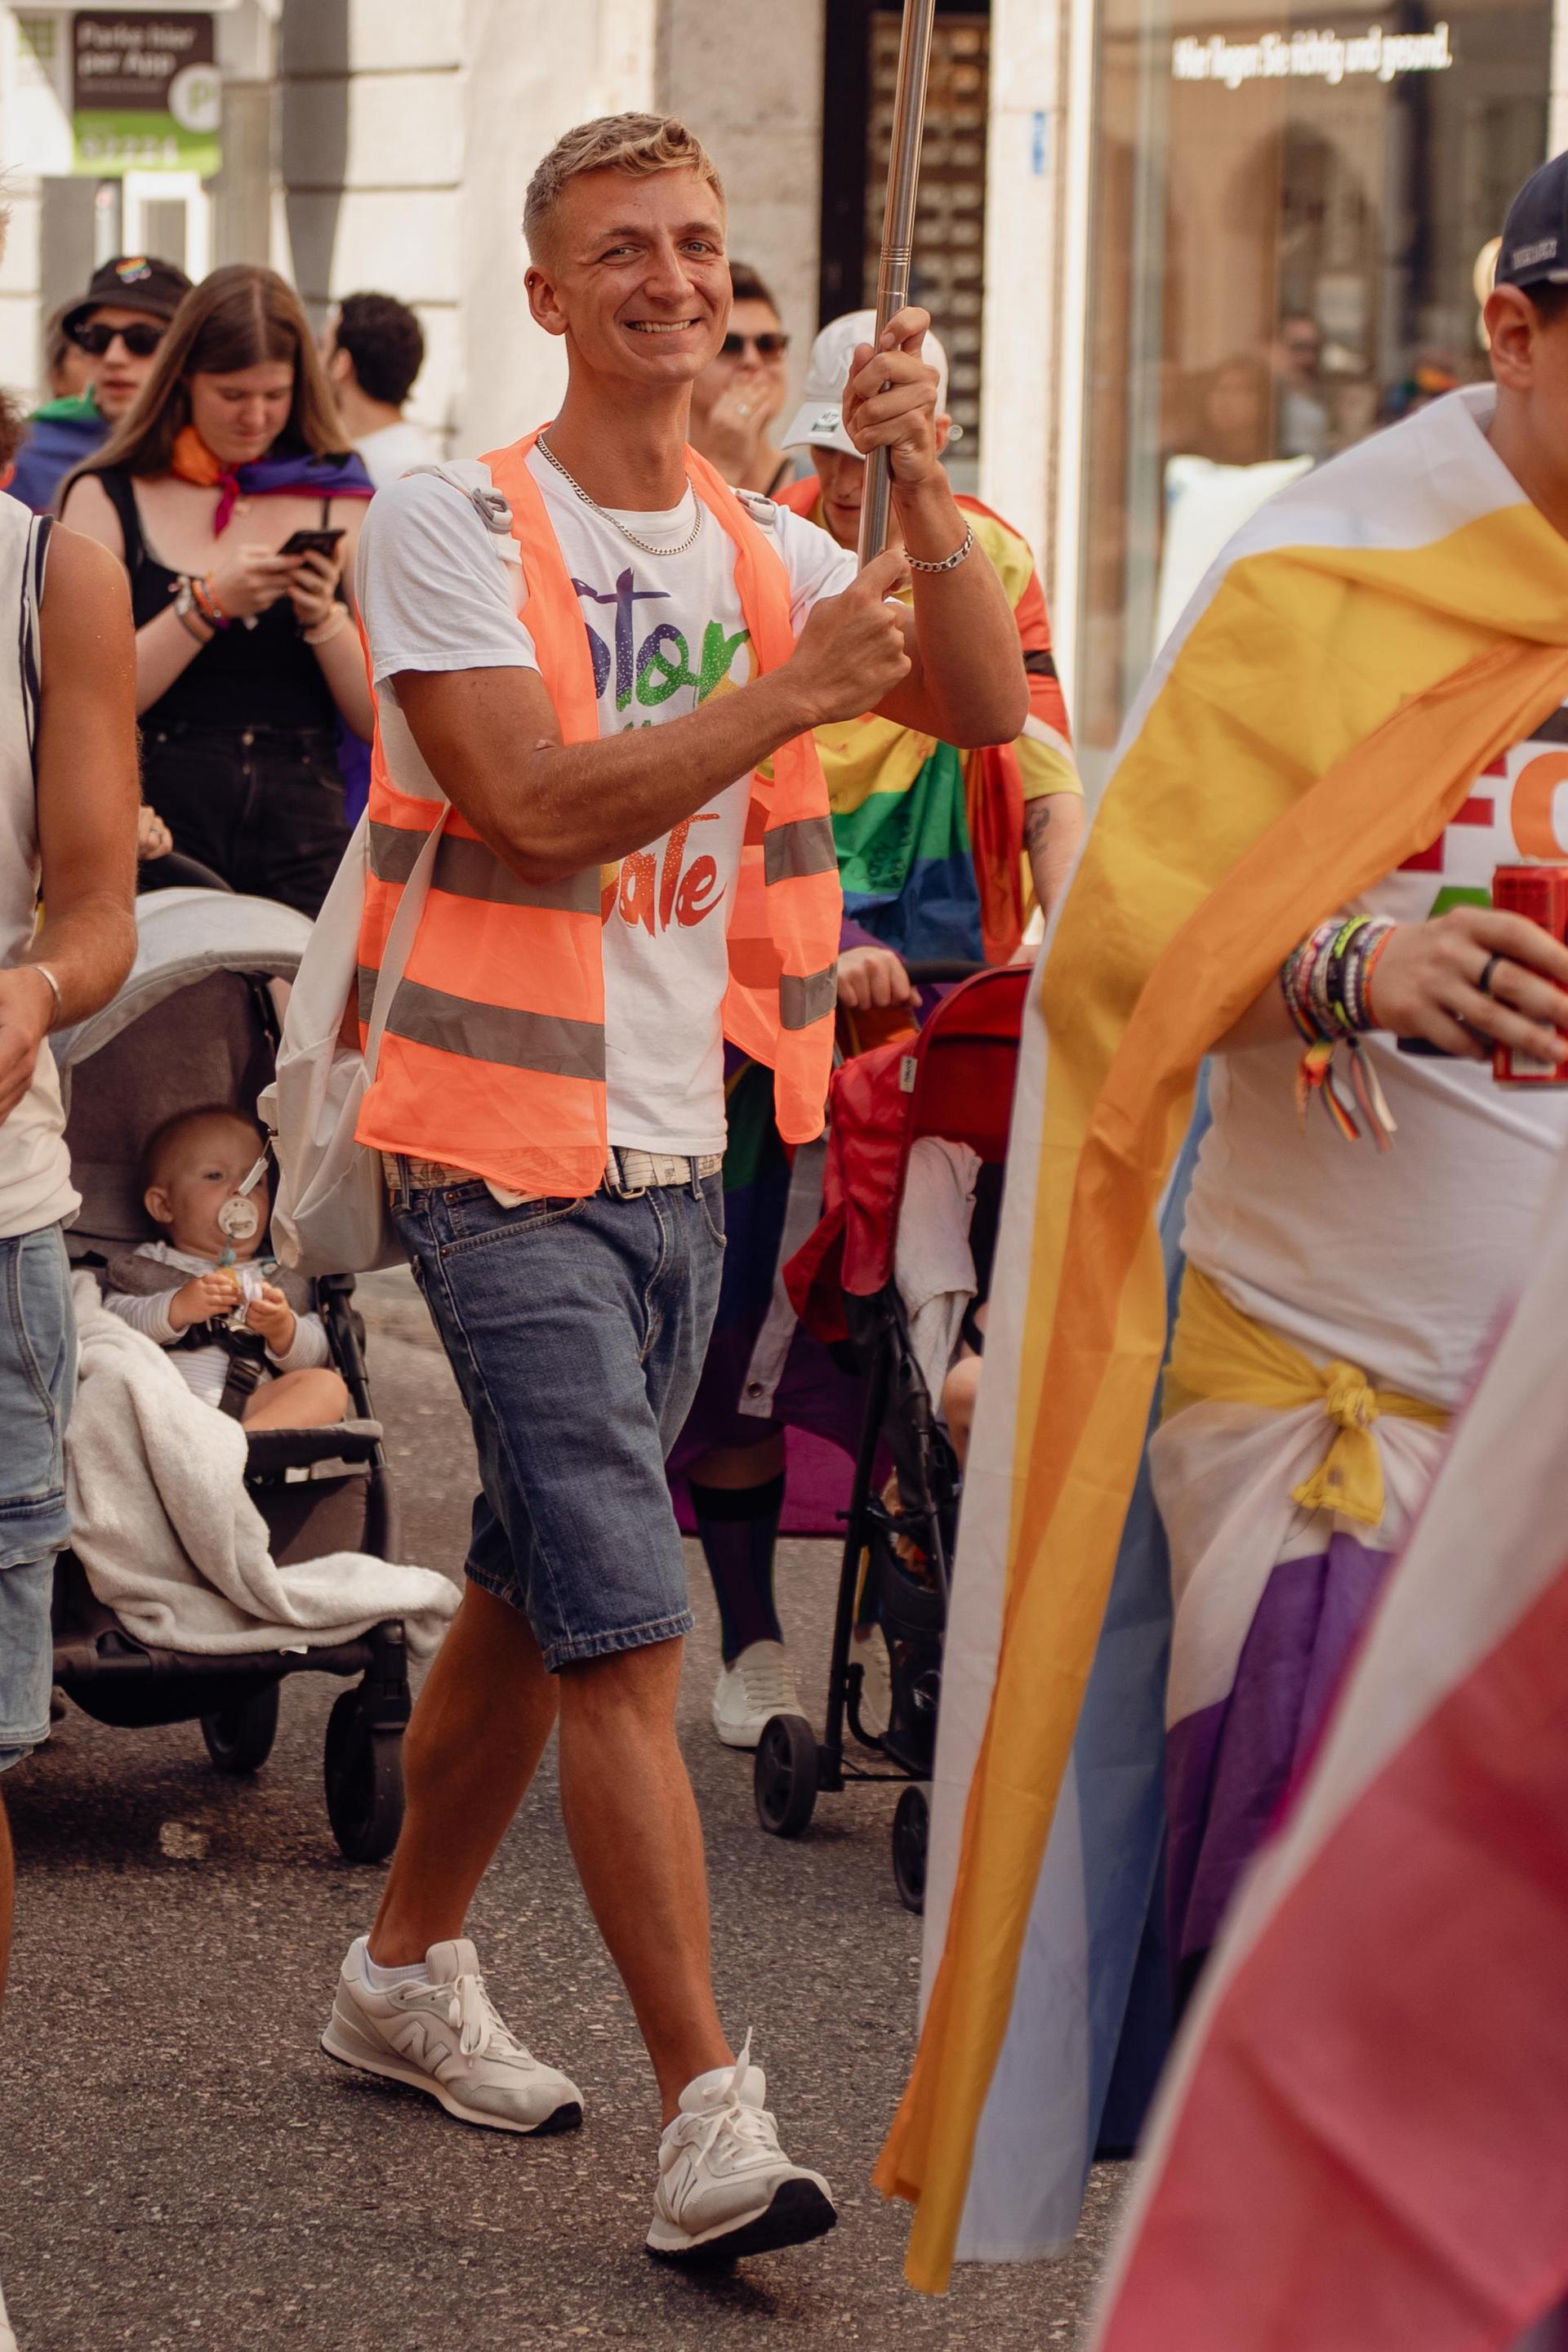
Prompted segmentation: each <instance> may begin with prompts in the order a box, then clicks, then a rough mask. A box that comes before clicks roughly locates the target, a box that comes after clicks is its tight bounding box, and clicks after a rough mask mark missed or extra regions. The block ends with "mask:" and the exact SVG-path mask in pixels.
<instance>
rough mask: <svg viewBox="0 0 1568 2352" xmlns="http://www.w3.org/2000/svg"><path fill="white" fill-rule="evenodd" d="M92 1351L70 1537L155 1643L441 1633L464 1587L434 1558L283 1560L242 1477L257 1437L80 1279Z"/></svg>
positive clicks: (199, 1650)
mask: <svg viewBox="0 0 1568 2352" xmlns="http://www.w3.org/2000/svg"><path fill="white" fill-rule="evenodd" d="M72 1290H73V1296H74V1298H75V1303H76V1314H77V1331H78V1339H79V1349H80V1361H79V1370H78V1376H77V1391H76V1402H75V1403H74V1405H73V1406H72V1408H71V1418H70V1423H69V1426H68V1432H67V1437H66V1496H67V1500H68V1505H69V1507H70V1515H71V1547H72V1549H73V1550H74V1551H75V1553H76V1555H77V1558H78V1559H79V1560H80V1562H81V1564H82V1567H83V1568H84V1569H85V1570H86V1571H87V1580H88V1582H89V1584H90V1585H91V1587H92V1590H93V1592H94V1594H95V1596H96V1597H97V1599H98V1600H100V1601H102V1603H103V1604H104V1606H105V1607H106V1608H108V1609H112V1610H113V1612H114V1613H115V1615H116V1616H117V1617H118V1618H119V1620H120V1622H121V1624H122V1625H123V1626H124V1628H125V1630H126V1632H127V1633H129V1634H130V1635H131V1636H132V1639H133V1640H135V1641H138V1642H144V1643H146V1644H147V1645H148V1647H149V1648H150V1649H155V1650H189V1651H192V1652H194V1653H196V1654H201V1655H205V1656H214V1657H222V1656H225V1655H227V1654H232V1653H237V1652H241V1651H246V1650H289V1649H298V1648H303V1647H304V1646H306V1645H307V1644H309V1645H310V1647H311V1648H318V1647H326V1646H330V1645H331V1643H335V1642H348V1641H353V1639H354V1638H355V1637H356V1635H358V1634H360V1633H364V1632H365V1630H366V1629H367V1627H369V1626H371V1625H374V1624H378V1623H379V1622H381V1620H382V1619H383V1618H384V1617H401V1618H402V1620H403V1622H404V1623H405V1626H406V1628H407V1633H408V1644H409V1648H410V1649H411V1650H412V1651H413V1652H415V1654H416V1655H417V1654H424V1653H426V1652H428V1651H430V1650H433V1649H434V1648H435V1647H436V1645H437V1643H438V1642H439V1640H440V1638H441V1635H442V1633H443V1631H444V1630H445V1628H446V1625H447V1620H448V1619H449V1618H450V1617H451V1615H452V1613H453V1612H454V1611H455V1610H456V1608H457V1606H458V1591H457V1588H456V1586H455V1585H453V1584H452V1583H450V1582H449V1581H448V1580H447V1578H446V1577H444V1576H439V1575H437V1572H436V1570H434V1569H428V1568H400V1567H397V1566H396V1565H395V1563H393V1562H392V1561H390V1560H383V1559H372V1558H371V1557H370V1556H369V1555H368V1554H366V1553H364V1552H354V1551H343V1552H330V1553H329V1554H328V1555H327V1556H326V1557H325V1558H324V1559H312V1560H305V1561H301V1562H297V1563H295V1564H293V1565H291V1566H289V1567H287V1568H279V1566H278V1565H277V1563H276V1562H275V1561H274V1559H272V1556H271V1553H270V1551H269V1550H268V1537H267V1526H266V1522H265V1521H264V1519H263V1518H262V1517H261V1514H260V1512H259V1511H258V1509H257V1507H256V1505H255V1503H254V1502H253V1501H252V1500H251V1498H250V1496H249V1494H248V1493H247V1490H246V1486H245V1475H244V1474H245V1458H246V1441H245V1433H244V1431H243V1429H242V1428H241V1427H240V1424H239V1423H238V1422H237V1421H235V1420H233V1419H232V1418H231V1417H230V1416H229V1415H228V1414H227V1413H222V1412H214V1410H213V1408H212V1406H211V1405H210V1404H204V1403H203V1402H202V1401H201V1399H200V1398H199V1397H197V1396H195V1395H194V1394H193V1393H192V1391H191V1390H190V1389H189V1388H188V1387H187V1386H186V1384H185V1381H184V1378H183V1377H182V1375H181V1373H180V1371H179V1370H178V1368H177V1367H176V1366H175V1365H174V1364H173V1363H172V1362H171V1361H170V1360H169V1358H168V1356H167V1355H166V1353H165V1352H164V1350H163V1349H162V1348H160V1347H158V1346H157V1345H156V1344H155V1342H154V1341H153V1340H151V1339H145V1338H143V1336H142V1333H141V1332H140V1331H132V1329H131V1328H130V1326H129V1325H128V1324H125V1323H122V1322H121V1320H120V1318H119V1317H118V1316H114V1315H110V1313H108V1311H107V1310H106V1309H105V1307H104V1306H103V1304H102V1302H101V1300H100V1296H99V1289H98V1285H97V1283H96V1282H95V1281H94V1279H93V1277H92V1276H91V1275H90V1274H79V1275H78V1276H77V1277H76V1280H75V1282H74V1284H73V1285H72Z"/></svg>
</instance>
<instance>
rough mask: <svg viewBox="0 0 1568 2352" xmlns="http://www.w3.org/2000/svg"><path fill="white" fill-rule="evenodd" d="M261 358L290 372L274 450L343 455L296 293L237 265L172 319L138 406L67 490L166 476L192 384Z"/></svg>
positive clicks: (272, 276) (337, 421)
mask: <svg viewBox="0 0 1568 2352" xmlns="http://www.w3.org/2000/svg"><path fill="white" fill-rule="evenodd" d="M265 360H287V361H289V362H290V364H291V365H292V367H293V370H294V397H293V399H292V400H291V401H290V402H289V415H288V421H287V422H286V424H285V425H284V426H283V429H282V431H281V432H280V433H279V436H278V437H277V439H276V440H275V441H274V442H273V444H272V447H273V449H274V450H277V451H278V452H279V453H280V454H288V455H291V456H301V457H302V456H305V455H306V454H311V455H314V456H316V457H337V456H341V455H342V454H343V453H344V452H345V451H346V449H347V446H348V436H347V434H346V433H345V432H344V431H343V425H342V418H341V417H340V416H339V415H338V412H337V405H336V404H335V402H334V401H333V399H332V394H331V386H330V385H329V383H328V382H327V378H326V374H325V372H324V370H323V369H322V366H321V359H320V357H319V356H318V354H317V351H316V345H315V340H314V338H313V337H312V335H311V333H310V327H309V325H308V323H307V321H306V318H305V313H304V311H303V310H301V309H300V298H299V296H298V295H297V294H296V293H295V292H294V290H293V289H292V287H290V286H289V285H287V284H285V282H284V280H283V279H282V278H279V275H278V272H277V271H276V270H275V269H259V268H256V267H255V266H254V265H253V264H251V263H249V262H236V263H234V264H233V265H232V266H231V267H230V268H226V269H215V270H214V271H213V273H212V275H211V277H210V278H203V280H202V282H201V284H200V285H199V286H193V287H192V289H191V290H190V292H189V293H188V294H187V295H186V297H185V299H184V301H183V302H182V303H181V305H180V307H179V309H178V310H176V311H175V313H174V317H173V319H172V320H170V322H169V331H168V333H167V334H166V335H165V336H164V338H163V341H162V342H161V343H160V344H159V346H158V356H157V358H156V360H155V361H154V362H153V371H152V373H151V374H150V375H149V376H148V378H147V381H146V383H144V384H143V385H142V389H141V391H140V393H139V394H137V396H136V403H135V405H134V406H133V407H132V409H130V410H129V411H128V413H127V414H126V415H124V416H122V417H121V420H120V423H119V424H118V425H116V426H115V428H114V430H113V432H112V433H111V434H110V436H109V438H108V440H107V441H106V442H105V443H104V444H103V446H102V447H101V448H100V449H98V450H96V451H95V452H94V453H93V455H92V456H91V457H89V458H88V459H87V461H86V463H85V464H83V465H80V466H79V467H77V469H76V472H75V473H74V474H73V475H72V476H71V478H70V481H69V482H68V483H67V484H66V490H67V492H68V491H69V490H70V488H71V486H72V484H73V483H76V482H78V481H79V480H80V479H81V477H82V476H83V475H84V474H101V473H103V472H104V471H105V469H106V468H107V467H110V466H123V467H125V469H126V471H127V472H128V473H131V474H135V475H138V476H141V477H142V478H145V477H147V476H149V475H154V474H166V473H167V472H168V471H169V468H170V464H171V461H172V458H173V456H174V441H175V437H176V436H177V435H178V434H179V432H180V430H181V428H182V426H184V425H188V424H189V423H190V421H191V396H190V393H189V391H188V389H187V384H188V382H189V379H190V378H191V377H192V376H193V375H237V374H238V373H239V371H240V370H241V369H242V368H251V367H256V366H258V364H259V363H260V362H263V361H265ZM61 503H62V505H63V504H64V499H62V500H61Z"/></svg>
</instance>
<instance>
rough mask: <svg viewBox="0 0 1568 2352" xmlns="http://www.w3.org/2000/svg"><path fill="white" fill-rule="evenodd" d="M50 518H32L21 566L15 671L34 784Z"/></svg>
mask: <svg viewBox="0 0 1568 2352" xmlns="http://www.w3.org/2000/svg"><path fill="white" fill-rule="evenodd" d="M54 527H55V519H54V517H53V515H34V516H33V518H32V520H31V521H30V522H29V523H28V525H27V546H26V554H25V556H24V558H23V562H22V601H21V609H20V611H19V612H18V614H17V646H16V653H17V668H18V670H19V672H20V674H21V679H22V716H23V719H24V722H25V723H26V730H27V757H28V759H29V760H30V761H32V763H33V780H34V782H35V783H36V782H37V774H38V709H39V703H40V699H41V697H42V694H43V683H44V630H43V604H44V569H45V566H46V565H47V562H48V557H49V538H50V534H51V533H52V532H53V530H54Z"/></svg>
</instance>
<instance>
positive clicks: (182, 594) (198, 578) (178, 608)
mask: <svg viewBox="0 0 1568 2352" xmlns="http://www.w3.org/2000/svg"><path fill="white" fill-rule="evenodd" d="M174 611H175V613H176V614H178V615H179V619H180V623H181V625H182V626H183V627H184V632H185V635H187V636H190V637H195V640H196V643H197V644H198V645H202V646H205V644H206V642H207V640H206V638H205V637H204V636H203V635H202V634H201V631H200V630H199V629H193V628H192V626H191V615H192V614H193V613H194V614H195V616H196V618H197V620H198V621H204V622H205V624H206V625H207V627H208V628H209V629H213V630H217V629H226V628H227V626H228V625H229V619H230V615H229V614H227V613H226V612H225V611H224V609H223V606H222V605H221V604H219V603H218V600H217V598H216V596H215V595H214V593H213V584H212V582H211V581H210V580H207V579H205V578H204V577H203V576H202V575H201V574H199V573H192V572H186V573H184V574H183V575H182V577H181V580H180V584H179V589H178V593H176V595H175V598H174Z"/></svg>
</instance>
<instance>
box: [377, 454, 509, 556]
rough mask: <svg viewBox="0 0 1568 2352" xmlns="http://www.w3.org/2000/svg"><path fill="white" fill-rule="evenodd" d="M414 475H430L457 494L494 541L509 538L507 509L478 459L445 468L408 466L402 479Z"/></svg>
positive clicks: (455, 462) (453, 461)
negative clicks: (492, 536) (466, 502)
mask: <svg viewBox="0 0 1568 2352" xmlns="http://www.w3.org/2000/svg"><path fill="white" fill-rule="evenodd" d="M416 474H434V475H435V477H436V478H437V481H438V482H446V483H447V485H448V486H449V487H450V488H452V489H454V490H460V491H461V493H462V495H463V496H464V498H466V499H468V501H469V503H470V505H471V506H472V507H473V509H474V512H475V513H476V514H477V515H478V516H479V520H480V521H481V522H482V523H483V524H484V527H485V529H486V530H488V531H493V532H494V534H495V536H496V537H497V538H498V539H503V538H510V535H511V509H510V506H509V505H508V504H507V501H506V499H505V498H504V497H503V496H502V494H501V492H500V490H498V489H497V488H496V486H495V479H494V477H493V476H492V475H491V472H490V469H489V466H487V465H486V463H485V461H484V459H483V458H482V457H454V458H452V459H451V460H450V461H449V462H448V463H447V465H445V466H410V467H409V468H408V472H407V474H406V475H405V477H404V479H405V481H408V480H412V479H413V478H414V476H415V475H416Z"/></svg>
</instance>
